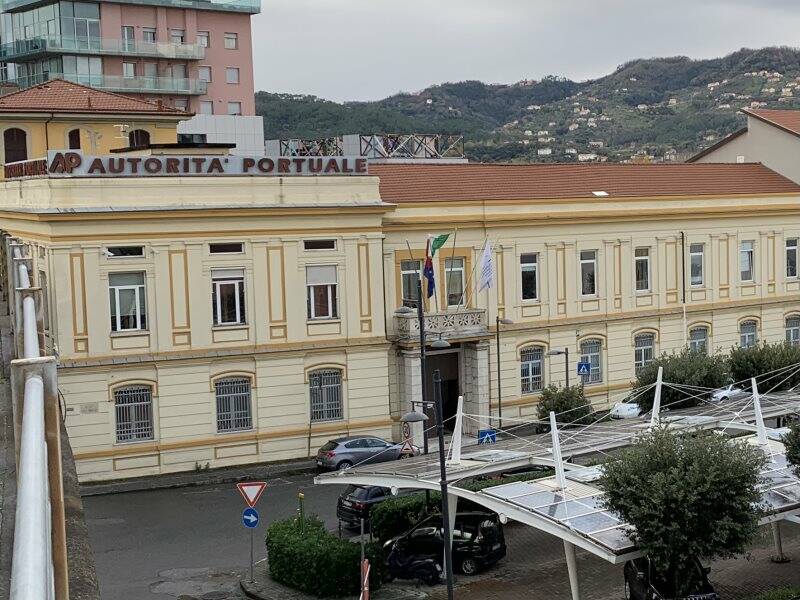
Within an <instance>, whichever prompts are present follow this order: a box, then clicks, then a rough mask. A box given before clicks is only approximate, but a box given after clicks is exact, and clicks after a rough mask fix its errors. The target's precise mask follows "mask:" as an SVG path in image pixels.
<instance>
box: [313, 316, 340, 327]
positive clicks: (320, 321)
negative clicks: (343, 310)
mask: <svg viewBox="0 0 800 600" xmlns="http://www.w3.org/2000/svg"><path fill="white" fill-rule="evenodd" d="M341 322H342V319H341V318H339V317H337V318H334V319H328V318H326V317H320V318H319V319H308V320H307V321H306V323H308V324H309V325H312V324H314V323H341Z"/></svg>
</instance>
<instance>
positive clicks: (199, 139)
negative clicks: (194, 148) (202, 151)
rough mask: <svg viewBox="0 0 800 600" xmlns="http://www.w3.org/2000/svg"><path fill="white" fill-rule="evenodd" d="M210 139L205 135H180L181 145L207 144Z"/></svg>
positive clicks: (179, 141)
mask: <svg viewBox="0 0 800 600" xmlns="http://www.w3.org/2000/svg"><path fill="white" fill-rule="evenodd" d="M207 141H208V137H207V135H206V134H205V133H179V134H178V143H179V144H205V143H206V142H207Z"/></svg>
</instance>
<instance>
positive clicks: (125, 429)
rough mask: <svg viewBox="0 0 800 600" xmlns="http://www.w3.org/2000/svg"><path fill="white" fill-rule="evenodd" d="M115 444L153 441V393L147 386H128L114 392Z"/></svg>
mask: <svg viewBox="0 0 800 600" xmlns="http://www.w3.org/2000/svg"><path fill="white" fill-rule="evenodd" d="M114 408H115V411H116V417H117V442H137V441H140V440H152V439H153V391H152V388H151V387H150V386H148V385H129V386H126V387H121V388H117V389H116V390H115V391H114Z"/></svg>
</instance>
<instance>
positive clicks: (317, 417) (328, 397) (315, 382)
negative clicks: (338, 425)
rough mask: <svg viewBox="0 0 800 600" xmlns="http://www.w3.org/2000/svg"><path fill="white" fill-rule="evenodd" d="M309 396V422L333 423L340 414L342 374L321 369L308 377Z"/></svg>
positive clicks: (334, 370) (339, 417) (338, 371)
mask: <svg viewBox="0 0 800 600" xmlns="http://www.w3.org/2000/svg"><path fill="white" fill-rule="evenodd" d="M308 386H309V391H310V395H311V421H312V423H313V422H316V421H334V420H336V419H341V418H342V416H343V414H342V372H341V371H340V370H338V369H321V370H319V371H312V372H311V373H309V375H308Z"/></svg>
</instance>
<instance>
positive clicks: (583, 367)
mask: <svg viewBox="0 0 800 600" xmlns="http://www.w3.org/2000/svg"><path fill="white" fill-rule="evenodd" d="M591 372H592V365H590V364H589V363H588V362H579V363H578V375H589V374H590V373H591Z"/></svg>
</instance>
